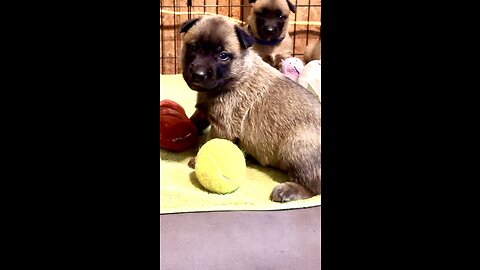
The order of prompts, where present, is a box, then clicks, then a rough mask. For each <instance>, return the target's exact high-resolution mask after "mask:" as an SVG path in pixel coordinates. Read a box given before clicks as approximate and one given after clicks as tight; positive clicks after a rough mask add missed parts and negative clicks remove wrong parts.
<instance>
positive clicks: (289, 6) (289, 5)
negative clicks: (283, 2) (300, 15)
mask: <svg viewBox="0 0 480 270" xmlns="http://www.w3.org/2000/svg"><path fill="white" fill-rule="evenodd" d="M287 4H288V8H290V10H291V11H292V12H293V13H295V11H296V8H295V5H294V4H292V2H290V1H288V0H287Z"/></svg>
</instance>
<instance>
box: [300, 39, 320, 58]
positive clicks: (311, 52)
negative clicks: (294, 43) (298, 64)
mask: <svg viewBox="0 0 480 270" xmlns="http://www.w3.org/2000/svg"><path fill="white" fill-rule="evenodd" d="M321 51H322V43H321V42H320V40H317V41H316V42H313V43H310V44H308V46H307V47H306V48H305V52H304V53H303V60H304V61H305V64H308V62H310V61H312V60H321V59H322V56H321Z"/></svg>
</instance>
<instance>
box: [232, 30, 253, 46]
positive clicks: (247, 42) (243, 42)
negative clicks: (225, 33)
mask: <svg viewBox="0 0 480 270" xmlns="http://www.w3.org/2000/svg"><path fill="white" fill-rule="evenodd" d="M235 33H236V34H237V37H238V41H239V42H240V46H241V47H242V48H243V49H248V48H250V47H251V46H252V45H253V43H254V42H255V39H254V38H253V37H252V36H250V35H249V34H248V33H247V32H245V30H243V29H242V28H240V27H239V26H237V25H235Z"/></svg>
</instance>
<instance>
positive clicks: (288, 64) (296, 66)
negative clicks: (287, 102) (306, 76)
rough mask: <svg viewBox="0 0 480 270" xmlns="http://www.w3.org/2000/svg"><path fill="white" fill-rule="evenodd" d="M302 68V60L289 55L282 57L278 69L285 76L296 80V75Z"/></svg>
mask: <svg viewBox="0 0 480 270" xmlns="http://www.w3.org/2000/svg"><path fill="white" fill-rule="evenodd" d="M302 70H303V62H302V60H300V58H296V57H289V58H286V59H282V67H281V69H280V71H281V72H282V73H283V74H285V76H287V77H289V78H290V79H292V81H294V82H296V81H297V80H298V76H299V74H300V73H301V72H302Z"/></svg>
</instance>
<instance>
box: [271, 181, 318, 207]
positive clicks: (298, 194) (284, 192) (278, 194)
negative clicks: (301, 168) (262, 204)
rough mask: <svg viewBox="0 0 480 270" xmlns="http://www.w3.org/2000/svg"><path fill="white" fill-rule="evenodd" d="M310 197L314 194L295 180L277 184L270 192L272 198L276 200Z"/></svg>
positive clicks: (287, 200) (284, 200)
mask: <svg viewBox="0 0 480 270" xmlns="http://www.w3.org/2000/svg"><path fill="white" fill-rule="evenodd" d="M310 197H313V194H312V193H311V192H310V191H308V190H307V189H306V188H304V187H303V186H301V185H300V184H297V183H295V182H285V183H282V184H280V185H278V186H276V187H275V188H274V189H273V191H272V193H271V194H270V199H271V200H272V201H274V202H289V201H295V200H303V199H308V198H310Z"/></svg>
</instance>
